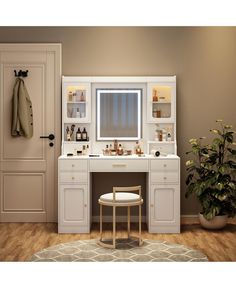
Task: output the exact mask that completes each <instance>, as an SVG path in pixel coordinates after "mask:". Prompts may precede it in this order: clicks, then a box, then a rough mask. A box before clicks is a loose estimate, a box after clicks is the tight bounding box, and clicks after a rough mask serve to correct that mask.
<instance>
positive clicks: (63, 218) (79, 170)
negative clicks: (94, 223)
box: [58, 159, 90, 233]
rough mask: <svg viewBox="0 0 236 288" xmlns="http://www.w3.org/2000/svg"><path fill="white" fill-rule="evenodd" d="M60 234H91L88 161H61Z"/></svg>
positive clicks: (59, 180)
mask: <svg viewBox="0 0 236 288" xmlns="http://www.w3.org/2000/svg"><path fill="white" fill-rule="evenodd" d="M58 166H59V167H58V169H59V178H58V182H59V183H58V186H59V199H58V211H59V213H58V232H59V233H89V231H90V211H89V201H90V197H89V179H88V178H89V173H88V170H87V169H88V163H87V160H69V159H68V160H67V159H60V160H59V165H58Z"/></svg>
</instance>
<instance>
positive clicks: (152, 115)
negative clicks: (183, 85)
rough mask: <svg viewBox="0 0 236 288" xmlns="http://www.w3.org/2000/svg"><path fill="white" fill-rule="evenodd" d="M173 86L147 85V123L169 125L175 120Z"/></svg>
mask: <svg viewBox="0 0 236 288" xmlns="http://www.w3.org/2000/svg"><path fill="white" fill-rule="evenodd" d="M175 93H176V92H175V84H174V83H148V86H147V122H149V123H169V122H173V121H174V119H175Z"/></svg>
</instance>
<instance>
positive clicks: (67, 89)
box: [62, 79, 91, 123]
mask: <svg viewBox="0 0 236 288" xmlns="http://www.w3.org/2000/svg"><path fill="white" fill-rule="evenodd" d="M62 104H63V118H64V123H90V121H91V85H90V83H82V82H76V81H73V82H70V81H69V79H68V81H67V80H63V87H62Z"/></svg>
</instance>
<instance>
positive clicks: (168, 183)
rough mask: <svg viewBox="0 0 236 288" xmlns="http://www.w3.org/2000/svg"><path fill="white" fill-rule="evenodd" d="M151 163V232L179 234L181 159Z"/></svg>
mask: <svg viewBox="0 0 236 288" xmlns="http://www.w3.org/2000/svg"><path fill="white" fill-rule="evenodd" d="M150 162H151V163H150V175H149V179H150V188H149V203H148V211H149V221H148V223H149V232H150V233H179V232H180V189H179V159H174V160H151V161H150Z"/></svg>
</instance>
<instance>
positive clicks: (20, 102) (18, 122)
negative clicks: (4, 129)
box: [11, 78, 33, 138]
mask: <svg viewBox="0 0 236 288" xmlns="http://www.w3.org/2000/svg"><path fill="white" fill-rule="evenodd" d="M11 135H12V136H24V137H26V138H31V137H32V136H33V109H32V103H31V100H30V97H29V94H28V92H27V90H26V87H25V83H24V81H23V79H21V78H17V79H16V82H15V85H14V88H13V98H12V127H11Z"/></svg>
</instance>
